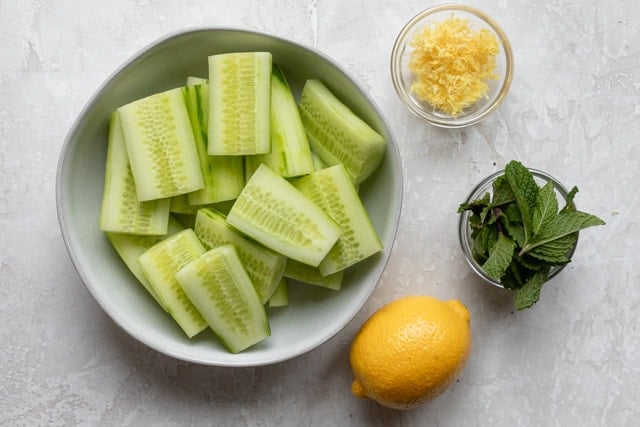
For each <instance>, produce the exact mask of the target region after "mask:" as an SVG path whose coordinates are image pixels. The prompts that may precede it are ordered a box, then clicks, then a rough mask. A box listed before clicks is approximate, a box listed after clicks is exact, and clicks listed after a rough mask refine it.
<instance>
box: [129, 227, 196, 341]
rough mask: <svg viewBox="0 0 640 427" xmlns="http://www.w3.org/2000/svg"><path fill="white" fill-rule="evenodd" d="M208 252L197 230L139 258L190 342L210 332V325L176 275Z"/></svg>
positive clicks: (157, 247) (176, 237) (178, 234)
mask: <svg viewBox="0 0 640 427" xmlns="http://www.w3.org/2000/svg"><path fill="white" fill-rule="evenodd" d="M205 252H206V250H205V248H204V247H203V246H202V244H201V243H200V241H199V240H198V238H197V237H196V235H195V233H194V232H193V230H191V229H189V228H187V229H184V230H182V231H180V232H178V233H176V234H174V235H173V236H171V237H168V238H167V239H164V240H162V241H161V242H159V243H157V244H156V245H154V246H152V247H151V248H149V249H148V250H147V251H145V252H144V253H142V255H140V256H139V257H138V263H139V264H140V266H141V268H142V271H143V272H144V275H145V277H146V278H147V280H148V281H149V283H151V285H152V287H153V289H154V290H155V292H156V294H157V295H158V296H159V297H160V300H161V301H162V303H163V305H164V306H165V307H166V309H167V311H168V312H169V314H170V315H171V317H173V319H174V320H175V321H176V323H178V325H179V326H180V327H181V328H182V330H183V331H184V333H185V334H186V335H187V336H188V337H189V338H193V337H194V336H195V335H197V334H198V333H200V332H202V331H203V330H204V329H206V327H207V322H206V321H205V320H204V318H203V317H202V315H201V314H200V312H199V311H198V310H197V309H196V307H195V306H194V305H193V303H192V302H191V301H190V300H189V298H188V297H187V295H186V294H185V293H184V290H183V289H182V288H181V287H180V285H179V283H178V282H177V280H176V278H175V274H176V273H177V272H178V271H180V269H182V267H184V266H185V265H186V264H188V263H189V262H191V261H193V260H194V259H196V258H198V257H199V256H200V255H202V254H203V253H205Z"/></svg>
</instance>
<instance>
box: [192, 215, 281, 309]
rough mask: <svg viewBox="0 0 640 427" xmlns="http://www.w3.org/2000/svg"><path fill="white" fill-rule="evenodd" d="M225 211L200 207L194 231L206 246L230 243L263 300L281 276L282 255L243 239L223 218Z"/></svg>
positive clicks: (264, 300) (267, 297)
mask: <svg viewBox="0 0 640 427" xmlns="http://www.w3.org/2000/svg"><path fill="white" fill-rule="evenodd" d="M225 218H226V217H225V215H224V214H222V213H221V212H218V211H216V210H214V209H200V210H199V211H198V214H197V215H196V223H195V228H194V231H195V232H196V235H197V236H198V238H199V239H200V241H201V242H202V243H203V244H204V246H205V247H206V248H207V249H212V248H216V247H218V246H222V245H226V244H232V245H233V246H235V248H236V251H237V252H238V256H239V257H240V260H241V261H242V265H244V268H245V269H246V270H247V274H249V277H250V278H251V282H252V283H253V286H254V287H255V288H256V292H257V293H258V296H259V297H260V302H262V303H263V304H264V303H266V302H267V301H268V300H269V298H270V297H271V295H272V294H273V291H274V290H275V288H276V286H278V283H279V282H280V279H282V274H283V273H284V267H285V264H286V262H287V259H286V257H284V256H283V255H280V254H278V253H276V252H274V251H272V250H270V249H267V248H265V247H264V246H262V245H261V244H259V243H257V242H255V241H253V240H249V239H247V237H246V236H244V235H243V234H242V233H240V232H239V231H238V230H236V229H234V228H233V227H232V226H231V225H229V224H228V223H227V221H226V220H225Z"/></svg>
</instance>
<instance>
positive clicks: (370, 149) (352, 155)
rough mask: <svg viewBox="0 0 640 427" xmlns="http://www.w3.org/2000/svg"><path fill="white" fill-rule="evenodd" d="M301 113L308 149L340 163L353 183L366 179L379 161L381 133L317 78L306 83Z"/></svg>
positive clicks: (301, 100)
mask: <svg viewBox="0 0 640 427" xmlns="http://www.w3.org/2000/svg"><path fill="white" fill-rule="evenodd" d="M300 115H301V117H302V123H303V124H304V127H305V129H306V131H307V136H308V138H309V144H310V145H311V149H312V150H314V151H315V152H316V153H317V154H318V156H320V158H321V159H322V160H323V161H324V162H325V163H327V164H328V165H330V166H333V165H336V164H338V163H342V164H343V165H344V167H345V169H346V170H347V172H348V173H349V176H350V177H351V180H352V181H353V182H354V184H360V183H361V182H362V181H364V180H365V179H367V178H368V177H369V176H370V175H371V174H372V173H373V171H374V170H375V169H376V168H377V167H378V165H379V164H380V162H381V161H382V157H383V156H384V150H385V142H384V139H383V138H382V136H380V134H378V133H377V132H376V131H375V130H373V129H372V128H371V127H370V126H369V125H368V124H367V123H365V122H364V121H363V120H362V119H360V118H359V117H357V116H356V115H355V114H354V113H353V112H352V111H351V110H350V109H349V108H348V107H347V106H346V105H344V104H343V103H342V102H341V101H340V100H339V99H338V98H336V97H335V96H334V95H333V93H331V91H329V89H327V87H326V86H325V85H324V84H323V83H322V82H320V81H319V80H315V79H310V80H307V81H306V82H305V85H304V87H303V88H302V94H301V98H300Z"/></svg>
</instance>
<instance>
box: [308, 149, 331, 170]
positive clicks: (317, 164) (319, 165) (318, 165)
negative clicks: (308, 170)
mask: <svg viewBox="0 0 640 427" xmlns="http://www.w3.org/2000/svg"><path fill="white" fill-rule="evenodd" d="M311 159H312V160H313V170H316V171H319V170H322V169H324V168H326V167H328V166H329V165H328V164H326V163H325V162H323V161H322V159H321V158H320V156H318V155H317V154H316V152H315V151H312V152H311Z"/></svg>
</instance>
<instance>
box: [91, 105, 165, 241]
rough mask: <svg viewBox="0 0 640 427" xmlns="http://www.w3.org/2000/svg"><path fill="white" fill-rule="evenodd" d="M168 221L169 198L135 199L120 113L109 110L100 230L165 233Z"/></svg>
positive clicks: (146, 233) (151, 233) (148, 233)
mask: <svg viewBox="0 0 640 427" xmlns="http://www.w3.org/2000/svg"><path fill="white" fill-rule="evenodd" d="M168 221H169V200H166V199H161V200H151V201H148V202H139V201H138V197H137V194H136V184H135V182H134V180H133V175H132V173H131V167H130V166H129V157H128V156H127V149H126V146H125V142H124V135H123V133H122V127H121V125H120V117H119V115H118V114H117V113H113V114H111V119H110V121H109V140H108V146H107V161H106V166H105V172H104V193H103V196H102V206H101V208H100V230H102V231H107V232H111V233H131V234H145V235H163V234H166V233H167V224H168Z"/></svg>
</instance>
